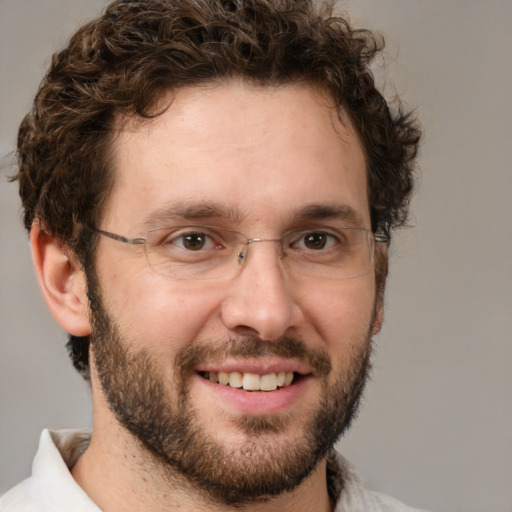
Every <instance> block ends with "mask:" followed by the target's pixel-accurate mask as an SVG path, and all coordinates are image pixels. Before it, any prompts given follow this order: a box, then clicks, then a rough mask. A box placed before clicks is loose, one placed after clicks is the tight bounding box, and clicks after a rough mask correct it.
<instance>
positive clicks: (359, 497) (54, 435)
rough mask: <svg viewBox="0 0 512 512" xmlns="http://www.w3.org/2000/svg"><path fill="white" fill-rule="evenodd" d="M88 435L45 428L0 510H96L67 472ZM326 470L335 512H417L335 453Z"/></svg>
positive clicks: (86, 440) (82, 511)
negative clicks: (371, 485) (28, 472)
mask: <svg viewBox="0 0 512 512" xmlns="http://www.w3.org/2000/svg"><path fill="white" fill-rule="evenodd" d="M90 438H91V433H90V432H89V431H82V430H60V431H58V432H50V431H49V430H44V431H43V433H42V434H41V440H40V443H39V449H38V451H37V454H36V456H35V458H34V463H33V465H32V476H30V477H29V478H27V479H26V480H24V481H23V482H21V483H20V484H18V485H17V486H16V487H13V488H12V489H11V490H10V491H8V492H7V493H6V494H4V495H3V496H2V497H1V498H0V512H101V509H100V508H99V507H98V506H97V505H95V504H94V503H93V501H92V500H91V499H90V498H89V496H88V495H87V494H86V493H85V492H84V490H83V489H82V488H81V487H80V486H79V485H78V484H77V483H76V482H75V480H74V479H73V477H72V475H71V473H70V470H69V468H72V467H73V465H74V464H75V463H76V461H77V460H78V458H79V457H80V456H81V455H82V454H83V452H84V451H85V450H86V449H87V447H88V446H89V442H90ZM327 471H328V484H329V492H330V493H331V495H332V496H333V497H334V498H335V499H336V508H335V510H334V512H421V511H419V510H416V509H411V508H409V507H407V506H406V505H404V504H403V503H400V502H399V501H397V500H395V499H393V498H390V497H389V496H386V495H384V494H380V493H376V492H373V491H370V490H368V489H367V488H366V487H365V485H364V482H363V481H362V479H361V478H360V476H359V475H358V474H357V472H356V470H355V469H354V468H353V467H352V465H351V464H350V463H349V462H348V461H347V460H346V459H344V458H343V457H342V456H341V455H339V454H333V455H332V456H331V457H329V459H328V464H327ZM312 512H313V511H312Z"/></svg>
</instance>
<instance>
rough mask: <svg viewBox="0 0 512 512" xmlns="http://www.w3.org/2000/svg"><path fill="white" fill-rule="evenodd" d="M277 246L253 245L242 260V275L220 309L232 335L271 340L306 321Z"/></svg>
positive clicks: (273, 244) (271, 244)
mask: <svg viewBox="0 0 512 512" xmlns="http://www.w3.org/2000/svg"><path fill="white" fill-rule="evenodd" d="M265 242H275V240H267V241H265ZM278 245H279V244H275V243H258V244H251V251H250V254H246V255H247V258H246V259H244V260H242V262H241V264H243V267H242V269H241V272H240V274H239V275H238V276H237V277H236V278H234V280H233V282H232V283H231V285H230V287H229V290H228V292H227V294H226V297H225V299H224V302H223V304H222V308H221V315H222V321H223V323H224V325H225V326H226V327H227V329H229V330H230V331H232V332H233V333H236V334H239V335H245V336H257V337H259V338H261V339H263V340H268V341H271V340H275V339H278V338H279V337H281V336H283V335H285V334H287V332H289V331H290V330H291V329H293V328H294V327H298V326H299V325H300V323H301V321H302V320H303V312H302V309H301V307H300V304H299V302H298V300H297V295H296V293H294V291H295V290H294V287H293V286H292V284H291V283H290V279H289V277H288V275H287V274H286V272H285V269H284V268H283V266H282V264H281V263H280V260H279V255H278V254H277V253H276V246H278ZM257 246H259V247H257Z"/></svg>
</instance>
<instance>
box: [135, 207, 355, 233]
mask: <svg viewBox="0 0 512 512" xmlns="http://www.w3.org/2000/svg"><path fill="white" fill-rule="evenodd" d="M246 217H247V215H246V214H243V213H242V212H241V211H240V210H239V209H237V208H233V207H230V206H228V205H226V204H223V203H221V202H203V201H194V202H189V201H180V202H178V203H174V204H172V205H170V206H166V207H163V208H159V209H157V210H154V211H152V212H151V213H149V215H148V216H147V217H146V218H145V219H144V220H143V224H142V225H143V227H145V228H146V229H152V228H154V227H155V226H162V225H165V223H166V222H173V221H175V220H176V219H182V220H185V221H188V220H191V221H197V220H206V219H225V220H228V221H230V222H233V223H240V222H242V221H243V220H244V219H245V218H246ZM292 218H293V219H294V221H299V222H304V221H319V220H328V219H333V220H341V221H344V222H346V223H347V224H349V225H350V226H354V227H365V222H364V220H363V217H362V216H361V215H360V214H359V213H358V212H357V211H356V210H355V209H354V208H353V207H352V206H349V205H346V204H329V203H327V204H322V203H319V204H316V203H314V204H309V205H306V206H304V207H303V208H301V209H300V210H298V211H297V212H296V213H294V215H293V216H292Z"/></svg>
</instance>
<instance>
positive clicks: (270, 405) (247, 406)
mask: <svg viewBox="0 0 512 512" xmlns="http://www.w3.org/2000/svg"><path fill="white" fill-rule="evenodd" d="M196 380H198V381H199V384H200V385H202V386H204V387H205V388H206V390H207V392H209V393H212V394H213V395H214V396H215V399H216V400H222V401H223V402H224V403H225V404H226V405H227V406H228V407H229V408H230V409H234V410H236V411H237V412H239V413H242V414H250V415H253V416H256V415H265V414H278V413H281V412H285V411H288V410H290V408H292V407H293V405H294V404H296V403H297V402H298V400H299V399H300V398H301V396H302V395H303V393H304V390H305V386H306V384H307V382H308V381H309V380H310V377H307V376H302V377H301V378H300V379H299V380H297V382H294V383H293V384H291V385H290V386H287V387H285V388H278V389H276V390H275V391H244V390H242V389H240V388H232V387H230V386H223V385H222V384H217V383H215V382H211V381H210V380H208V379H204V378H203V377H200V376H199V375H196Z"/></svg>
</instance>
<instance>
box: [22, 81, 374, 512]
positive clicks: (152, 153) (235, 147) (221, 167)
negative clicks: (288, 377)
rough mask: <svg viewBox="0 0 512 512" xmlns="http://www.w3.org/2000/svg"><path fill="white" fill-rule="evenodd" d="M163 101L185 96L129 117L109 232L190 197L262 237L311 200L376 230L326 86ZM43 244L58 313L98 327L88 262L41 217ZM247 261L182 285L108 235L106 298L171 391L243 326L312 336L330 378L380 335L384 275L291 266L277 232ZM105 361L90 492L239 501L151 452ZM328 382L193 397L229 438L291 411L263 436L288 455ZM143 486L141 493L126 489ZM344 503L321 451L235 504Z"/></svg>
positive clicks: (191, 502) (226, 88)
mask: <svg viewBox="0 0 512 512" xmlns="http://www.w3.org/2000/svg"><path fill="white" fill-rule="evenodd" d="M165 99H166V100H172V104H171V106H170V107H169V108H168V109H167V110H166V111H165V112H164V113H163V114H162V115H160V116H158V117H156V118H155V119H153V120H151V121H148V122H144V123H137V122H130V120H128V122H127V123H125V124H123V125H122V126H123V128H122V130H121V131H120V133H119V134H118V137H117V139H116V142H115V147H114V149H113V156H114V159H113V162H114V168H115V172H116V183H115V186H114V189H113V191H112V194H111V197H110V198H109V200H108V202H107V204H106V207H105V211H104V215H103V219H102V222H101V226H99V227H101V228H102V229H104V230H108V231H112V232H114V233H119V234H122V235H124V236H128V237H144V236H145V233H146V232H147V230H148V228H151V227H160V226H162V225H165V219H163V218H158V220H156V219H155V218H154V217H155V216H157V215H156V213H157V212H161V211H162V210H165V209H166V208H169V207H170V206H176V205H178V204H179V205H182V204H184V203H185V204H186V205H194V206H197V205H205V204H207V205H209V206H212V205H213V206H215V208H217V209H218V210H226V209H227V210H229V212H231V214H230V215H224V213H225V212H224V213H222V214H221V215H217V214H215V215H212V212H209V213H208V214H206V215H202V216H201V217H200V218H198V219H193V220H192V222H198V223H203V224H212V223H213V224H215V225H220V226H226V227H230V228H233V229H236V230H238V231H241V232H243V233H246V234H247V235H248V236H249V237H262V238H278V237H280V236H281V235H282V233H283V232H285V231H286V230H288V229H291V228H295V227H300V226H301V224H300V223H299V220H298V218H297V215H298V212H299V211H300V210H301V209H303V208H305V207H308V206H311V205H320V206H332V205H335V206H339V207H343V208H345V207H349V208H350V209H351V211H353V212H355V217H356V218H355V219H351V220H350V222H351V223H352V224H353V223H354V222H355V223H357V225H359V227H366V228H368V227H369V226H370V214H369V205H368V198H367V182H366V171H365V159H364V153H363V150H362V148H361V144H360V142H359V140H358V137H357V135H356V134H355V133H354V131H353V129H352V127H351V125H350V123H349V122H348V120H344V122H343V123H341V122H340V121H339V119H338V116H337V113H336V112H335V111H334V110H333V109H332V108H331V107H329V101H328V98H327V97H326V96H324V95H323V94H322V93H320V92H318V91H317V90H315V89H313V88H312V87H309V86H306V85H297V86H290V85H287V86H281V87H279V88H268V87H265V88H261V87H260V88H257V87H255V86H251V85H248V84H245V83H242V82H227V83H222V84H217V85H215V86H211V87H208V88H184V89H180V90H179V91H177V92H175V93H174V94H173V95H172V96H171V95H169V96H168V97H167V98H165ZM164 104H165V101H164ZM203 213H206V212H203ZM218 213H219V212H218ZM233 213H234V214H235V215H233ZM159 217H161V215H160V216H159ZM148 219H150V220H148ZM322 222H323V223H326V224H328V223H329V222H330V220H329V219H328V220H322ZM184 223H186V221H185V222H184ZM31 240H32V246H33V252H34V262H35V266H36V273H37V275H38V278H39V281H40V283H41V287H42V289H43V294H44V296H45V298H46V300H47V303H48V305H49V307H50V309H51V310H52V312H53V314H54V316H55V317H56V318H57V320H58V321H59V323H60V324H61V325H62V326H63V327H64V328H65V329H66V330H67V332H70V333H72V334H75V335H78V336H80V335H87V334H90V332H91V322H90V317H89V309H88V301H87V295H86V284H85V278H84V276H83V272H82V271H81V269H80V268H78V267H76V266H74V265H73V264H71V263H70V260H69V259H68V255H67V254H66V252H65V251H63V249H62V248H61V247H60V245H59V244H58V243H57V242H56V241H55V240H54V239H52V238H51V237H50V236H49V235H47V234H45V233H44V231H43V230H41V229H40V228H39V226H38V225H37V223H36V224H35V226H34V228H33V229H32V236H31ZM244 265H245V266H244V268H243V270H242V272H241V273H240V274H239V275H238V276H237V277H236V278H233V279H228V280H222V281H216V282H190V281H176V280H172V279H169V278H166V277H162V276H159V275H157V274H155V273H154V272H153V271H152V270H151V269H150V267H149V266H148V264H147V261H146V259H145V257H144V254H143V250H142V249H141V247H133V246H128V245H125V244H121V243H118V242H116V241H113V240H110V239H106V238H104V237H101V238H100V240H99V246H98V251H97V261H96V273H97V277H98V282H99V286H100V287H101V291H102V300H103V306H104V307H105V308H106V310H107V311H108V313H109V315H110V317H111V318H112V319H113V320H114V321H115V323H116V325H117V326H120V328H121V329H122V330H123V332H124V333H129V336H126V340H127V341H126V343H127V344H128V348H130V349H133V350H135V351H138V350H141V349H143V350H145V351H146V352H147V353H149V354H151V356H152V357H153V360H154V361H157V362H158V364H159V369H160V370H161V375H163V377H162V378H163V379H164V381H165V383H166V385H167V390H168V393H169V395H170V397H169V398H170V400H172V399H173V393H174V390H173V388H172V377H173V376H172V368H173V363H174V361H175V359H176V357H177V354H179V353H180V352H181V351H183V349H184V348H186V347H187V346H188V345H190V344H193V343H196V342H206V341H211V340H213V342H215V343H217V344H220V343H223V342H226V341H227V340H228V339H230V338H233V337H241V336H254V337H257V338H259V339H261V340H266V341H268V342H273V341H276V340H279V338H282V337H283V336H295V337H299V338H301V339H302V340H303V341H304V342H305V344H306V345H307V346H308V347H310V348H312V349H321V350H322V351H325V353H326V354H327V355H328V356H329V359H330V361H331V363H332V371H331V373H330V374H329V375H328V377H327V385H328V386H330V385H333V384H334V382H335V380H336V378H337V376H339V375H344V374H347V373H348V370H349V368H351V364H353V361H354V359H355V358H356V357H357V356H358V354H360V353H361V351H362V350H363V348H364V345H365V344H367V343H368V342H369V341H368V335H369V334H370V335H372V334H375V333H376V332H377V331H378V330H379V329H380V325H381V322H382V309H381V306H380V305H379V306H378V307H376V306H375V304H376V300H375V276H374V272H373V271H372V272H370V273H368V274H367V275H365V276H362V277H360V278H358V279H353V280H346V281H335V280H325V279H324V280H322V279H314V278H307V277H303V276H289V275H287V274H286V273H285V272H284V271H283V268H282V266H281V264H280V263H279V260H278V258H277V257H276V251H275V247H274V244H272V243H259V244H253V245H252V246H251V248H250V257H249V258H248V260H247V261H246V262H245V264H244ZM326 297H327V298H328V300H326ZM92 363H93V364H92V368H91V384H92V394H93V413H94V414H93V415H94V426H93V437H92V441H91V445H90V447H89V449H88V450H87V451H86V453H85V454H84V455H83V456H82V457H81V458H80V459H79V461H78V463H77V464H76V466H75V467H74V468H73V476H74V477H75V479H76V481H77V482H78V483H79V484H80V485H81V486H82V487H83V488H84V490H85V491H86V492H87V493H88V494H89V496H91V498H92V499H93V500H94V501H95V502H96V503H97V504H98V505H99V506H100V507H101V508H102V509H103V510H109V511H110V510H116V511H122V510H134V509H136V510H139V511H142V512H143V511H145V510H148V511H149V510H151V511H159V510H166V507H167V505H168V504H169V503H172V505H173V510H183V511H188V510H190V511H192V510H194V511H198V510H199V511H201V510H209V511H212V510H213V511H216V510H218V511H221V510H231V509H230V508H229V507H227V506H222V505H219V504H212V503H209V502H208V500H207V499H206V498H205V497H204V496H202V495H200V494H194V493H190V492H185V491H184V489H183V486H182V485H181V486H180V485H179V482H178V481H177V480H173V479H172V478H168V475H167V477H166V476H165V475H163V473H162V471H161V469H160V468H159V467H157V466H156V465H155V464H152V463H151V460H150V457H149V455H148V454H147V453H146V451H145V450H144V449H143V447H142V446H141V445H140V444H139V443H137V441H136V440H135V439H134V438H133V436H132V435H131V434H129V433H128V432H127V431H126V430H125V429H124V428H122V427H121V426H120V425H119V422H118V421H117V419H116V418H115V416H114V414H113V412H112V411H111V409H110V407H109V405H108V403H107V402H106V400H105V396H104V392H103V390H102V388H101V385H100V383H99V379H98V375H97V372H96V367H95V365H94V354H93V361H92ZM215 364H216V365H221V366H222V365H224V366H226V367H227V366H229V368H230V369H232V368H234V367H237V365H238V366H243V363H242V362H241V361H237V360H228V361H221V362H218V361H216V362H215ZM252 364H254V365H255V367H256V370H258V371H259V372H260V373H262V374H264V373H267V369H268V368H277V367H280V366H283V365H287V364H288V365H290V364H291V365H292V366H293V365H294V364H295V365H296V364H297V362H294V361H290V360H288V361H283V360H280V359H278V358H276V357H274V356H268V357H267V356H266V357H263V358H261V359H258V360H254V361H252ZM305 370H307V369H305ZM320 383H321V381H320V379H319V378H316V377H315V376H314V375H312V376H311V377H310V378H308V379H306V380H305V382H303V384H302V385H301V387H300V390H298V391H297V392H296V393H294V394H291V398H289V399H288V400H285V401H284V403H281V402H279V401H278V400H274V399H273V398H272V397H271V393H272V392H270V394H269V396H268V398H267V402H268V405H265V404H262V401H261V398H257V397H254V398H253V399H251V397H250V395H249V396H245V397H244V398H243V400H244V403H243V404H242V403H241V402H240V400H238V399H233V397H232V396H229V394H228V396H226V393H225V389H222V390H220V389H218V386H211V385H206V384H205V381H203V380H202V379H201V378H199V377H194V378H192V379H191V381H190V384H189V385H190V388H189V390H190V396H189V400H190V404H191V406H193V408H194V409H195V410H196V411H197V412H198V418H200V419H199V420H198V421H200V428H201V429H202V430H203V432H205V433H206V434H207V435H210V436H212V437H213V438H215V439H216V441H217V442H218V443H220V444H222V445H223V446H226V447H227V446H243V445H244V443H247V442H248V441H249V439H248V434H247V433H246V432H244V431H243V429H241V428H240V425H239V423H237V421H236V420H237V419H239V418H240V417H241V416H243V415H246V414H250V412H249V411H250V410H251V407H252V405H254V407H256V408H257V413H256V414H271V415H277V416H283V417H284V416H286V418H287V419H286V422H284V423H283V428H282V429H281V430H280V431H279V432H269V433H267V434H265V435H264V436H261V437H259V438H258V439H259V441H258V442H260V443H261V447H262V448H263V447H264V448H265V450H266V451H270V452H272V447H275V450H276V452H275V453H279V447H280V446H282V445H283V444H284V443H286V442H287V441H288V440H290V439H295V438H300V436H301V435H302V434H303V425H304V418H308V417H310V416H311V415H312V414H313V413H314V412H315V411H316V406H317V404H318V401H319V397H320V396H321V393H322V386H321V384H320ZM251 400H254V404H251ZM253 442H254V441H253ZM269 447H270V448H269ZM141 479H142V480H143V481H144V484H143V485H142V486H141V485H140V483H141ZM141 487H142V488H141ZM133 489H137V492H126V491H127V490H133ZM331 507H332V504H331V503H330V501H329V497H328V495H327V488H326V474H325V461H321V462H320V464H319V465H318V466H317V468H316V470H315V471H314V472H313V473H312V474H311V475H310V476H309V477H308V478H307V479H306V480H304V481H303V482H302V483H301V484H300V485H299V486H298V487H297V488H296V489H295V490H294V491H292V492H290V493H286V494H283V495H280V496H277V497H275V498H272V499H271V500H269V501H267V502H265V503H256V504H248V505H247V506H246V507H243V508H242V509H238V510H247V511H272V510H279V511H288V510H289V511H292V510H293V511H294V512H297V511H299V512H300V511H302V510H304V511H306V510H319V511H327V510H330V509H331Z"/></svg>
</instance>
